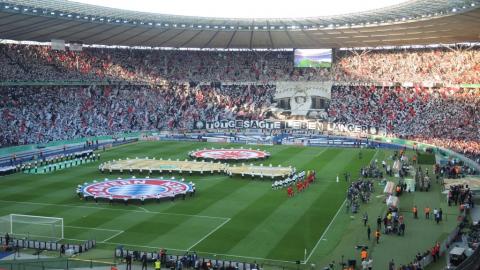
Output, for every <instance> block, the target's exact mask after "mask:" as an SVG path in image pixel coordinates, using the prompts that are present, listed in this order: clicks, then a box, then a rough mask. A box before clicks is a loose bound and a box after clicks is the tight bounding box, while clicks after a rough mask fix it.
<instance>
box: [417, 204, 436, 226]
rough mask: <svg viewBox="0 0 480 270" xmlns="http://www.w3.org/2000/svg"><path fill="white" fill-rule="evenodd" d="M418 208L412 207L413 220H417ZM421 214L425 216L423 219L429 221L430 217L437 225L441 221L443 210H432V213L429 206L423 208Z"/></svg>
mask: <svg viewBox="0 0 480 270" xmlns="http://www.w3.org/2000/svg"><path fill="white" fill-rule="evenodd" d="M418 211H419V209H418V207H417V205H414V206H413V207H412V213H413V218H414V219H418ZM423 214H424V215H425V219H431V218H430V216H431V215H432V217H433V218H432V219H433V220H435V222H436V223H437V224H439V223H440V221H442V220H443V210H442V208H436V207H435V208H433V211H432V209H431V208H430V206H425V208H423Z"/></svg>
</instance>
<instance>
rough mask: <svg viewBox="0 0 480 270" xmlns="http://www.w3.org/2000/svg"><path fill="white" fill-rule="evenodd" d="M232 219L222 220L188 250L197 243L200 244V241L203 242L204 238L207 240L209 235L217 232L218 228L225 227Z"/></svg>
mask: <svg viewBox="0 0 480 270" xmlns="http://www.w3.org/2000/svg"><path fill="white" fill-rule="evenodd" d="M230 220H231V219H230V218H229V219H227V220H225V221H224V222H222V224H220V225H218V226H217V227H215V228H214V229H213V230H211V231H210V232H209V233H207V234H206V235H205V236H204V237H202V238H201V239H200V240H198V241H197V242H196V243H195V244H193V245H192V246H190V247H189V248H188V251H190V250H191V249H192V248H194V247H195V246H196V245H198V244H200V242H202V241H203V240H205V239H206V238H207V237H209V236H210V235H212V234H213V233H214V232H216V231H217V230H218V229H220V228H221V227H223V225H225V224H227V222H229V221H230Z"/></svg>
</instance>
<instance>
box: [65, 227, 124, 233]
mask: <svg viewBox="0 0 480 270" xmlns="http://www.w3.org/2000/svg"><path fill="white" fill-rule="evenodd" d="M63 227H65V228H74V229H85V230H94V231H107V232H123V231H122V230H115V229H102V228H91V227H79V226H69V225H65V226H63Z"/></svg>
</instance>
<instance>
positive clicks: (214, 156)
mask: <svg viewBox="0 0 480 270" xmlns="http://www.w3.org/2000/svg"><path fill="white" fill-rule="evenodd" d="M269 155H270V154H269V153H267V152H265V151H260V150H252V149H204V150H196V151H193V152H191V153H190V156H191V157H192V158H198V159H207V160H225V161H228V160H254V159H264V158H267V157H268V156H269Z"/></svg>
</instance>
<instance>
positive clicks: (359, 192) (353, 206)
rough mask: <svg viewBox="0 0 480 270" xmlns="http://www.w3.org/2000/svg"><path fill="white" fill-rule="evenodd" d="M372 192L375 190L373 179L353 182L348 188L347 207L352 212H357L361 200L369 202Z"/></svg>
mask: <svg viewBox="0 0 480 270" xmlns="http://www.w3.org/2000/svg"><path fill="white" fill-rule="evenodd" d="M372 192H374V187H373V182H372V181H371V180H358V181H354V182H352V183H351V184H350V186H349V187H348V189H347V209H350V210H351V211H352V213H357V212H358V209H359V208H360V202H363V203H367V202H369V201H370V195H371V194H372Z"/></svg>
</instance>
